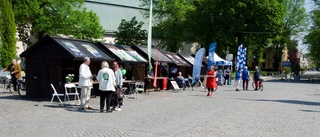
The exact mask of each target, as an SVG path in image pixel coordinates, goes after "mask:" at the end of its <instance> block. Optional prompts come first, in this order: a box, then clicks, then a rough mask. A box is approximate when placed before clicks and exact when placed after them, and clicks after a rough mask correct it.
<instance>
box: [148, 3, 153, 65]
mask: <svg viewBox="0 0 320 137" xmlns="http://www.w3.org/2000/svg"><path fill="white" fill-rule="evenodd" d="M151 42H152V0H151V3H150V12H149V31H148V61H149V70H152V63H151V48H152V47H151V45H152V44H151Z"/></svg>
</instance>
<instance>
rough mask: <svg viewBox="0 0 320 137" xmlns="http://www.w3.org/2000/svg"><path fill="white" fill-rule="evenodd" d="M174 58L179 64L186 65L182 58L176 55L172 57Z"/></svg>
mask: <svg viewBox="0 0 320 137" xmlns="http://www.w3.org/2000/svg"><path fill="white" fill-rule="evenodd" d="M173 56H174V57H175V58H177V59H178V60H179V61H180V62H181V63H183V64H187V62H185V61H184V60H183V59H182V58H180V57H179V56H178V55H173Z"/></svg>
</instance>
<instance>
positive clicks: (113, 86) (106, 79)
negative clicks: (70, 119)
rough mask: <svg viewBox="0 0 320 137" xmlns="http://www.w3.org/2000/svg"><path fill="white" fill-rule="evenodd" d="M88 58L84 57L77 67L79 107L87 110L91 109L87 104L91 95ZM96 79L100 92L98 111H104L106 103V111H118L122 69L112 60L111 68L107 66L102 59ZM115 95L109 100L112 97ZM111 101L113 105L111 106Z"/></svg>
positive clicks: (91, 76) (119, 107)
mask: <svg viewBox="0 0 320 137" xmlns="http://www.w3.org/2000/svg"><path fill="white" fill-rule="evenodd" d="M89 64H90V58H89V57H85V58H84V62H83V63H82V64H81V65H80V69H79V86H80V87H81V97H80V98H81V99H80V100H81V104H80V109H81V110H84V111H87V110H88V109H92V108H91V107H90V106H89V100H90V95H91V86H92V79H93V78H94V76H93V75H92V73H91V71H90V68H89ZM96 80H97V81H98V82H99V92H100V112H103V111H104V108H105V104H106V112H107V113H110V112H112V111H113V110H115V111H120V110H121V106H122V97H121V96H120V94H122V93H121V89H122V85H123V75H122V71H121V69H120V67H119V64H118V63H117V62H113V70H112V69H111V68H110V67H109V63H108V62H106V61H103V62H102V63H101V69H100V70H99V72H98V75H97V77H96ZM113 97H115V99H114V100H113V101H114V102H111V100H112V98H113ZM111 103H113V106H112V108H111Z"/></svg>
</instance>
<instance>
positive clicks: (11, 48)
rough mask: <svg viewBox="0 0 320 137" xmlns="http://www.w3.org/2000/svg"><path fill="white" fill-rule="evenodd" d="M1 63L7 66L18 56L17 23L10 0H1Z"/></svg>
mask: <svg viewBox="0 0 320 137" xmlns="http://www.w3.org/2000/svg"><path fill="white" fill-rule="evenodd" d="M0 3H2V4H1V5H0V17H1V18H0V44H1V49H0V65H1V66H2V67H6V66H7V65H9V64H10V63H11V60H12V59H14V58H16V37H15V36H16V25H15V23H14V13H13V11H12V5H11V3H10V1H9V0H0Z"/></svg>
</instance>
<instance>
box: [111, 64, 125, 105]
mask: <svg viewBox="0 0 320 137" xmlns="http://www.w3.org/2000/svg"><path fill="white" fill-rule="evenodd" d="M113 69H114V74H115V79H116V94H115V95H114V97H115V98H116V99H115V103H114V104H113V108H112V109H113V110H116V111H121V106H122V103H123V98H122V97H120V91H122V85H123V77H122V72H121V69H120V68H119V65H118V63H117V62H113ZM117 106H118V107H117Z"/></svg>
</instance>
